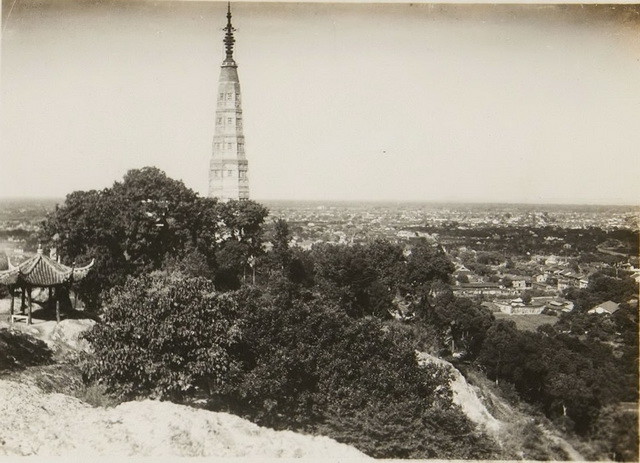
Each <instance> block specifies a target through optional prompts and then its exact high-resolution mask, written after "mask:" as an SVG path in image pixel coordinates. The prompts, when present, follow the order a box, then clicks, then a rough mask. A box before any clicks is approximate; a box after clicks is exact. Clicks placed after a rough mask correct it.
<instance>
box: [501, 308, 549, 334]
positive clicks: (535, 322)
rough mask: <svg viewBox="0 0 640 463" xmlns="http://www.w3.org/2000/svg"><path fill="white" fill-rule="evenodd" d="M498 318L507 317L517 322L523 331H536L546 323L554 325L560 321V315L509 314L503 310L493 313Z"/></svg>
mask: <svg viewBox="0 0 640 463" xmlns="http://www.w3.org/2000/svg"><path fill="white" fill-rule="evenodd" d="M493 316H494V317H496V320H500V319H506V320H513V321H514V322H516V326H517V327H518V329H519V330H523V331H535V330H537V329H538V327H539V326H542V325H544V324H549V325H554V324H555V323H556V322H557V321H558V317H554V316H553V315H543V314H540V315H509V314H506V313H502V312H496V313H494V314H493Z"/></svg>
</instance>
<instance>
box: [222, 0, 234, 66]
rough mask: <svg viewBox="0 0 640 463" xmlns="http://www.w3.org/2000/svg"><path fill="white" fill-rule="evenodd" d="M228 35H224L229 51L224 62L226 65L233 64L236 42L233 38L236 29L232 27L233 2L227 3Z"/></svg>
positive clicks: (226, 28)
mask: <svg viewBox="0 0 640 463" xmlns="http://www.w3.org/2000/svg"><path fill="white" fill-rule="evenodd" d="M224 30H225V31H227V33H226V34H225V35H224V47H225V49H226V51H227V57H226V59H225V60H224V61H225V63H226V62H229V63H233V44H234V43H235V42H236V39H234V38H233V31H235V29H234V28H233V26H232V25H231V2H228V3H227V27H225V28H224Z"/></svg>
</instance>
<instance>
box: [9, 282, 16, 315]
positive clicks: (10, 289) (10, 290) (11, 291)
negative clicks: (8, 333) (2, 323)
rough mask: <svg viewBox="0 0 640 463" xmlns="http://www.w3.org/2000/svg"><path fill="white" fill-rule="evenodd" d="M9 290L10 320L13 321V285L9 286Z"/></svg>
mask: <svg viewBox="0 0 640 463" xmlns="http://www.w3.org/2000/svg"><path fill="white" fill-rule="evenodd" d="M9 292H10V293H11V312H10V314H11V321H13V313H14V308H13V307H14V299H15V294H13V287H9Z"/></svg>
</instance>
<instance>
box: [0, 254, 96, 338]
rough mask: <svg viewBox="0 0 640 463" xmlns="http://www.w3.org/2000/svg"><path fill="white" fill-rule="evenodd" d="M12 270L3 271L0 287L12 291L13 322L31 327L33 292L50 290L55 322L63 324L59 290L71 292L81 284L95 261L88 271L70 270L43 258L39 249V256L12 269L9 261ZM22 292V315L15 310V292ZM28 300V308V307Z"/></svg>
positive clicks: (88, 266)
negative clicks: (76, 285) (76, 283)
mask: <svg viewBox="0 0 640 463" xmlns="http://www.w3.org/2000/svg"><path fill="white" fill-rule="evenodd" d="M8 262H9V269H8V270H3V271H0V284H1V285H5V286H7V287H8V288H9V293H10V294H11V322H12V323H13V322H14V321H25V320H26V322H27V323H28V324H29V325H30V324H31V308H32V305H33V301H32V290H33V288H47V289H48V290H49V301H55V305H56V320H57V321H58V322H60V297H59V294H60V292H61V291H60V290H61V289H63V288H64V289H66V290H67V291H68V290H69V289H70V288H71V285H72V284H73V283H74V282H76V281H80V280H82V279H83V278H84V277H85V276H86V275H87V273H88V272H89V270H90V269H91V267H93V264H94V261H93V260H92V261H91V263H90V264H89V265H87V266H85V267H79V268H76V267H75V266H73V267H68V266H66V265H64V264H61V263H60V262H58V261H56V260H54V259H51V258H49V257H47V256H45V255H43V254H42V248H41V247H39V248H38V253H37V254H36V255H35V256H33V257H30V258H29V259H27V260H25V261H24V262H22V263H20V264H19V265H13V264H12V263H11V261H10V260H9V261H8ZM17 288H19V289H20V290H21V304H20V312H21V313H20V314H16V313H15V310H14V298H15V292H14V291H15V289H17ZM25 299H26V301H27V303H28V304H27V305H26V306H25ZM25 307H26V308H28V315H25V314H24V309H25Z"/></svg>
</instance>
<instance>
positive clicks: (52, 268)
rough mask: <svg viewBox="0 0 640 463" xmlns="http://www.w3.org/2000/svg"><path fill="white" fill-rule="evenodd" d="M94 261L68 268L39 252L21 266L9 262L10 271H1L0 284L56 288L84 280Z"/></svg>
mask: <svg viewBox="0 0 640 463" xmlns="http://www.w3.org/2000/svg"><path fill="white" fill-rule="evenodd" d="M93 263H94V261H93V260H92V261H91V263H90V264H89V265H86V266H84V267H78V268H75V267H68V266H66V265H64V264H61V263H60V262H57V261H55V260H53V259H51V258H49V257H47V256H45V255H43V254H42V252H38V254H36V255H35V256H33V257H30V258H29V259H27V260H25V261H24V262H22V263H20V264H19V265H13V264H12V263H11V261H9V270H4V271H0V284H4V285H30V286H41V287H47V286H56V285H61V284H65V283H71V282H73V281H79V280H82V279H83V278H84V277H85V276H86V275H87V273H88V272H89V270H90V269H91V267H93Z"/></svg>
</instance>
